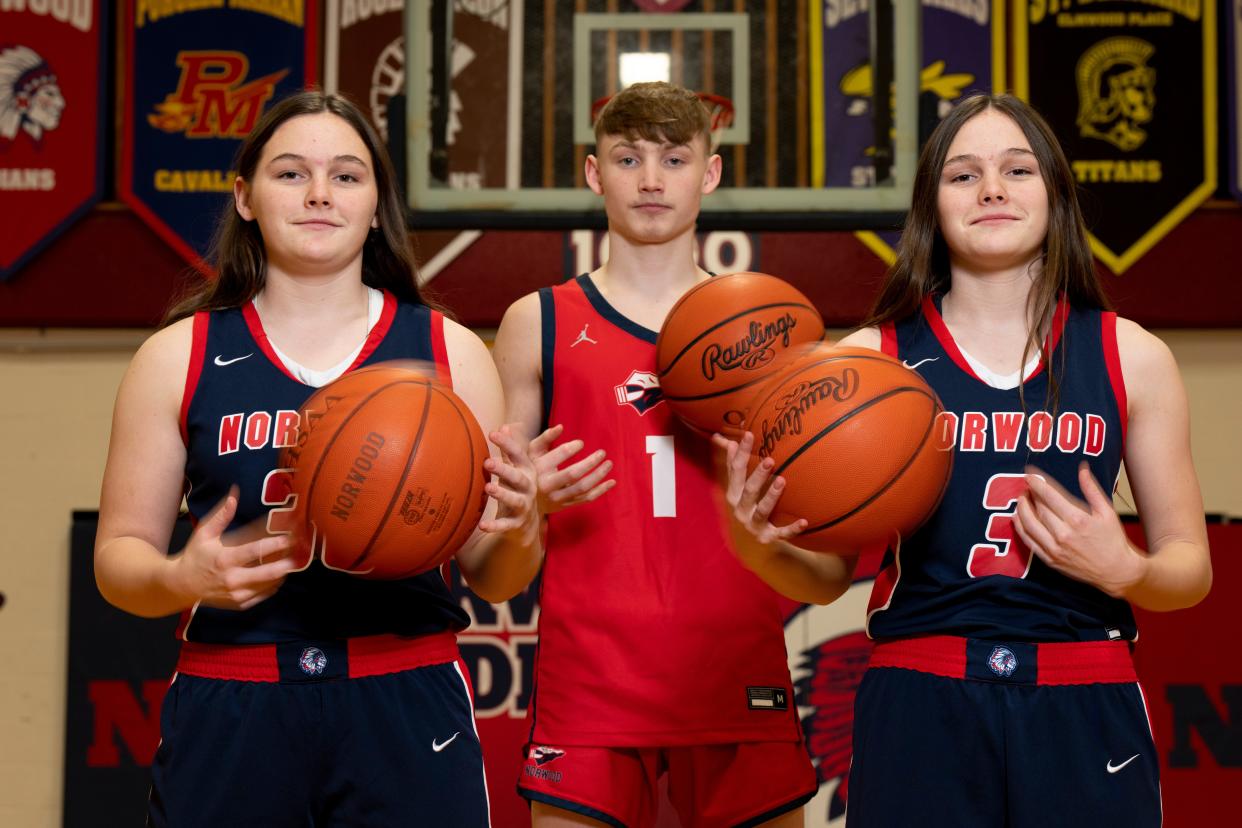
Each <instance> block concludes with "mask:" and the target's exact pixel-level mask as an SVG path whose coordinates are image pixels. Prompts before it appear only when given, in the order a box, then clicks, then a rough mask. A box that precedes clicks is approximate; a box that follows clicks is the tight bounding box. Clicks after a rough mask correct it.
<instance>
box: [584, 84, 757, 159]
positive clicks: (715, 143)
mask: <svg viewBox="0 0 1242 828" xmlns="http://www.w3.org/2000/svg"><path fill="white" fill-rule="evenodd" d="M695 94H696V95H698V96H699V100H700V101H702V102H703V105H704V106H705V107H707V114H708V129H709V130H711V141H710V142H709V143H710V145H711V146H710V149H711V151H712V152H715V151H716V150H717V149H719V148H720V138H721V135H722V134H723V132H724V131H725V130H726V129H728V128H729V127H731V126H733V101H731V100H729V99H728V98H726V97H723V96H721V95H713V94H712V93H711V92H696V93H695ZM610 100H612V95H605V96H604V97H602V98H599V99H597V100H596V101H595V103H593V104H591V125H592V126H594V125H595V121H596V120H598V119H599V113H600V110H602V109H603V108H604V105H605V104H606V103H608V102H609V101H610Z"/></svg>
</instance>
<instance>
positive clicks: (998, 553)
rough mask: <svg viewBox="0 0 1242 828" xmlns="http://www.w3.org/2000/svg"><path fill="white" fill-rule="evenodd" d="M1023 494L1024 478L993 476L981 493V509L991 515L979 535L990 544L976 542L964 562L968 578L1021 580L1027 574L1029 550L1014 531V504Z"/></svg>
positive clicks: (1020, 476)
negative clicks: (995, 577) (1003, 577)
mask: <svg viewBox="0 0 1242 828" xmlns="http://www.w3.org/2000/svg"><path fill="white" fill-rule="evenodd" d="M1025 491H1026V475H1024V474H994V475H992V477H991V479H990V480H988V484H987V488H986V489H984V491H983V508H985V509H987V510H988V511H989V512H991V514H990V515H988V525H987V528H986V530H984V533H983V536H984V537H985V538H987V539H988V540H989V541H992V543H976V544H975V545H974V546H973V547H971V549H970V557H969V558H968V559H967V560H966V571H967V572H968V573H969V574H970V577H972V578H982V577H984V576H986V575H1007V576H1008V577H1010V578H1025V577H1026V574H1027V573H1028V572H1030V571H1031V550H1030V549H1028V548H1027V546H1026V544H1025V543H1023V542H1022V539H1021V538H1019V537H1018V535H1017V532H1015V531H1014V528H1013V522H1014V515H1015V514H1016V511H1015V509H1014V505H1015V504H1016V503H1017V502H1018V498H1019V497H1021V496H1022V493H1023V492H1025Z"/></svg>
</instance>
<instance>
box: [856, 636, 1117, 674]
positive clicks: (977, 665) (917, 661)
mask: <svg viewBox="0 0 1242 828" xmlns="http://www.w3.org/2000/svg"><path fill="white" fill-rule="evenodd" d="M870 666H872V667H898V668H902V669H906V670H917V671H919V672H921V673H931V674H932V675H937V676H945V677H947V678H961V679H965V678H970V679H981V680H987V681H999V682H1006V681H1008V682H1010V683H1014V684H1042V685H1057V684H1126V683H1132V682H1137V681H1138V676H1137V675H1136V674H1135V672H1134V660H1133V659H1132V658H1131V656H1130V647H1129V644H1128V643H1127V642H1125V641H1071V642H1057V643H1050V644H1031V643H1025V642H1012V643H1011V642H1003V641H983V640H979V639H973V638H958V637H956V636H949V635H932V636H926V637H923V638H903V639H899V640H896V641H884V642H880V643H878V644H876V645H875V649H874V650H872V653H871V664H870Z"/></svg>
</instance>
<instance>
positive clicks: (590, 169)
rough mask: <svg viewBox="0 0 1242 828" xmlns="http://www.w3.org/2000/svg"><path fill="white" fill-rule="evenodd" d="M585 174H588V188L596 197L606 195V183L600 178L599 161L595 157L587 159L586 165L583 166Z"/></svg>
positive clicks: (589, 156)
mask: <svg viewBox="0 0 1242 828" xmlns="http://www.w3.org/2000/svg"><path fill="white" fill-rule="evenodd" d="M583 172H585V173H586V182H587V186H588V187H590V188H591V191H592V192H593V193H595V194H596V195H603V194H604V182H603V181H601V180H600V177H599V159H598V158H596V157H595V156H594V155H588V156H587V157H586V163H585V164H584V165H583Z"/></svg>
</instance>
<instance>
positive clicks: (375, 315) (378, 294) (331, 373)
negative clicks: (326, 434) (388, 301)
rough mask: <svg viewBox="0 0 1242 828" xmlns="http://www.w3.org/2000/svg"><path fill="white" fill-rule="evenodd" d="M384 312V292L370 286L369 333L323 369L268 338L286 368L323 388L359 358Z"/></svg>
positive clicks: (311, 384) (368, 289) (368, 299)
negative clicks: (300, 359) (310, 365)
mask: <svg viewBox="0 0 1242 828" xmlns="http://www.w3.org/2000/svg"><path fill="white" fill-rule="evenodd" d="M256 310H258V308H256ZM383 312H384V292H383V291H381V290H376V289H375V288H373V287H369V286H368V287H367V335H366V336H364V337H363V338H362V341H361V342H359V343H358V347H357V348H354V350H353V353H351V354H350V355H349V356H347V357H345V358H344V359H343V360H341V361H340V362H338V363H337V364H336V365H334V366H332V367H331V368H328V369H326V370H323V371H316V370H314V369H313V368H307V367H306V366H305V365H302V364H301V363H299V362H297V361H295V360H293V359H291V358H290V357H288V356H286V355H285V354H284V353H283V352H282V351H281V350H280V349H279V348H277V347H276V343H275V342H273V341H272V338H271V337H270V336H269V337H268V338H267V343H268V344H269V345H271V346H272V351H273V353H275V354H276V356H278V357H280V361H281V362H282V363H284V366H285V368H286V369H288V371H289V373H290V374H292V375H293V376H294V377H295V378H296V379H298V380H300V381H301V382H304V383H306V384H307V385H310V386H313V387H315V388H322V387H323V386H325V385H327V384H328V383H330V382H332V380H334V379H336V378H337V377H339V376H340V375H341V374H343V373H345V370H346V369H347V368H349V366H351V365H353V364H354V360H355V359H357V358H358V354H360V353H362V346H363V345H365V344H367V338H368V337H369V336H370V335H371V329H372V328H374V327H375V323H376V322H378V321H379V318H380V314H381V313H383ZM260 316H261V315H260Z"/></svg>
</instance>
